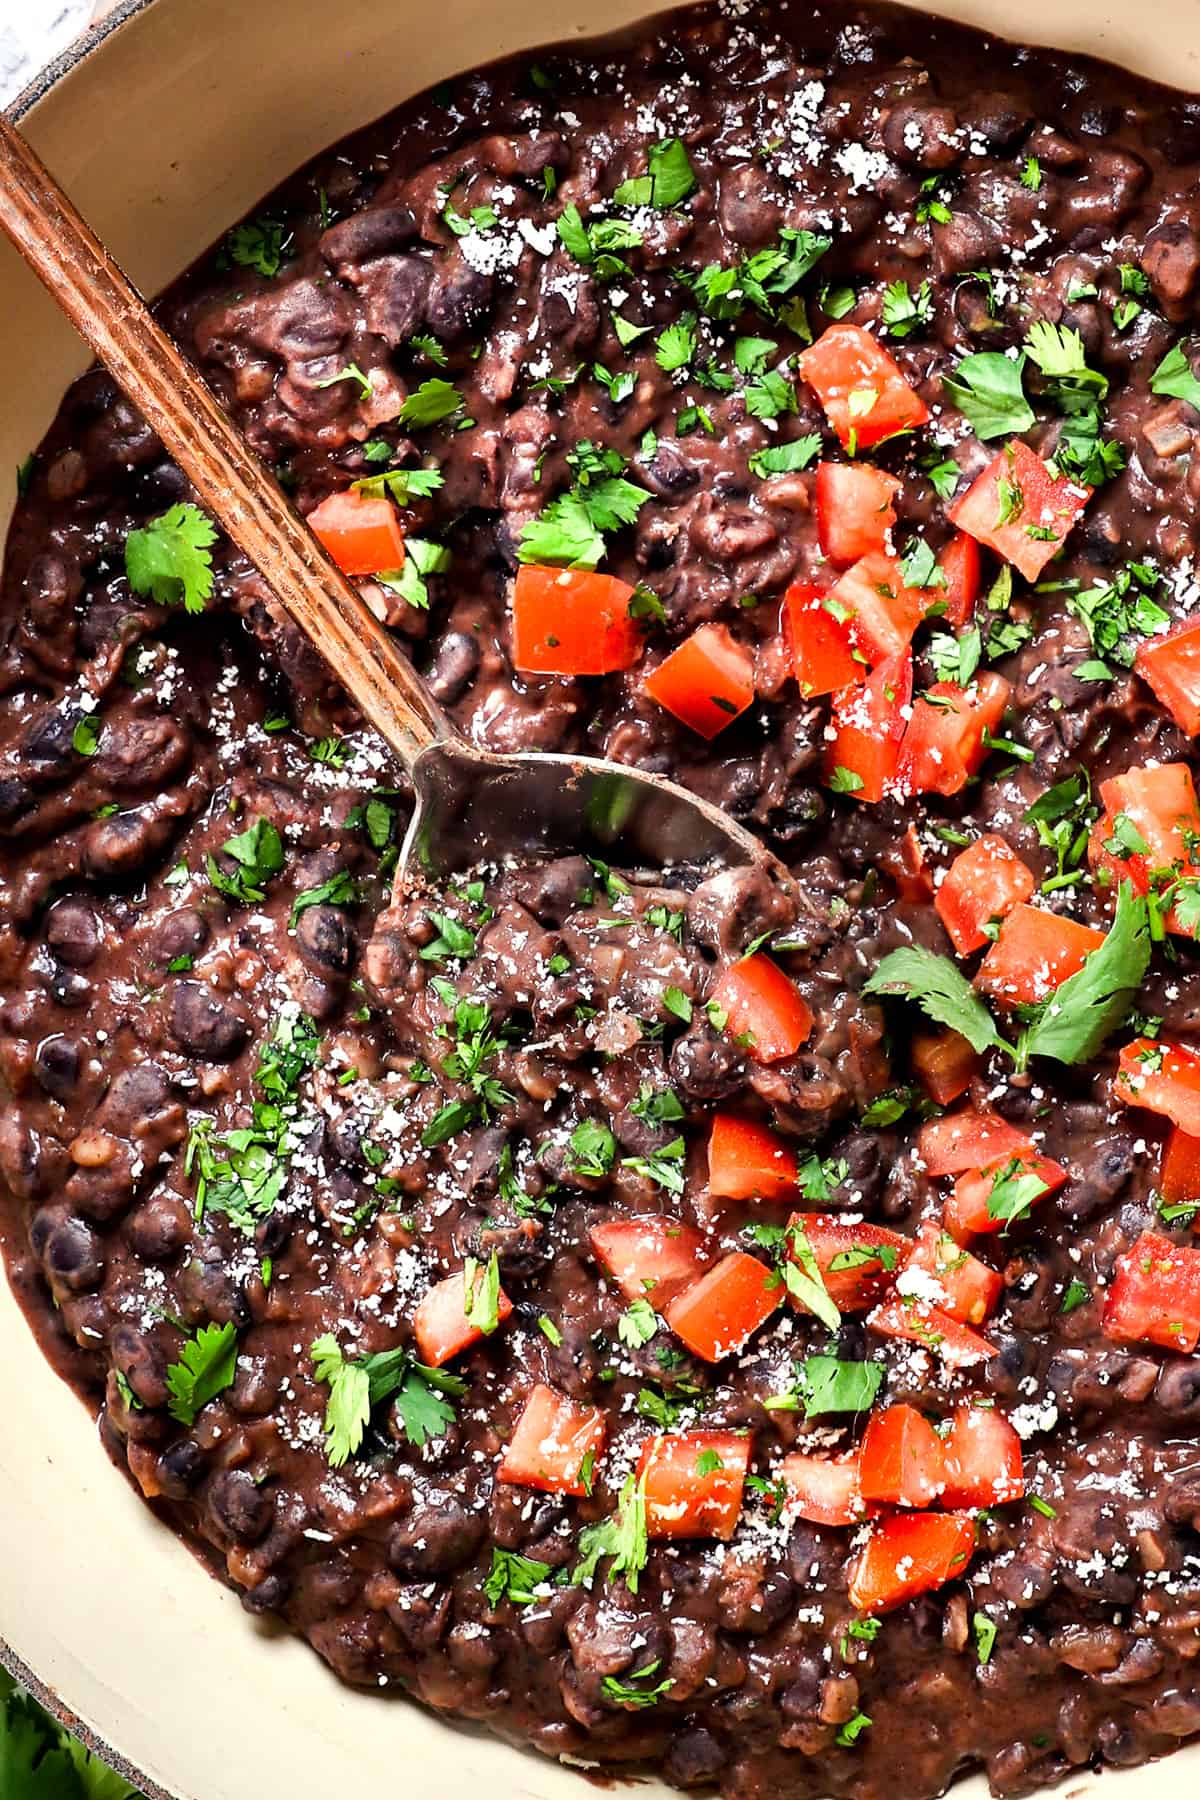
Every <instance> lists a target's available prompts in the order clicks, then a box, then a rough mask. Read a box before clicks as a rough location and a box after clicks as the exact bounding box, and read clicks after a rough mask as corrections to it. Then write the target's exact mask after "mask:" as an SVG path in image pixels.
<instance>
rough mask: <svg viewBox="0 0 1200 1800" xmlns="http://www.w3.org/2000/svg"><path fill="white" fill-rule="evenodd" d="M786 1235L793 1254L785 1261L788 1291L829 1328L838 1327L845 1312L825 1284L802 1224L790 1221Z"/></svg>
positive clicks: (784, 1269)
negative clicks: (840, 1310)
mask: <svg viewBox="0 0 1200 1800" xmlns="http://www.w3.org/2000/svg"><path fill="white" fill-rule="evenodd" d="M784 1237H785V1241H786V1243H787V1245H788V1246H790V1249H791V1255H790V1256H788V1257H786V1259H785V1260H784V1262H783V1265H782V1268H783V1280H784V1285H785V1287H786V1288H787V1291H788V1293H789V1294H791V1296H792V1298H793V1299H794V1300H798V1301H799V1302H800V1304H801V1306H804V1307H806V1308H807V1309H808V1311H809V1312H810V1313H812V1314H813V1316H814V1317H815V1318H818V1319H820V1321H821V1323H822V1325H826V1326H828V1328H829V1330H830V1331H837V1330H839V1329H840V1327H841V1323H842V1315H841V1313H840V1312H839V1311H838V1308H837V1306H836V1305H835V1304H834V1301H833V1298H832V1296H831V1295H830V1292H829V1289H828V1288H827V1287H826V1286H825V1280H824V1277H823V1276H822V1274H821V1268H820V1264H819V1263H818V1262H817V1258H816V1253H815V1251H814V1250H813V1247H812V1245H811V1244H810V1243H809V1241H808V1234H807V1233H806V1231H805V1229H804V1227H803V1225H800V1224H792V1225H789V1226H788V1227H787V1228H786V1231H785V1233H784ZM793 1259H794V1260H793Z"/></svg>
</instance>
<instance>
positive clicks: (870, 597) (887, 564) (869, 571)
mask: <svg viewBox="0 0 1200 1800" xmlns="http://www.w3.org/2000/svg"><path fill="white" fill-rule="evenodd" d="M932 604H933V595H932V593H931V592H930V591H929V590H927V589H925V588H910V587H906V586H905V585H904V577H903V574H902V572H901V567H900V563H899V560H898V559H897V558H896V557H894V556H884V555H882V554H880V553H878V552H877V553H876V554H874V555H872V556H863V557H860V558H859V560H858V561H857V562H856V563H855V564H854V567H853V568H851V569H847V570H846V571H845V573H844V574H843V575H842V576H840V577H839V579H838V580H837V582H836V583H835V584H834V586H833V587H832V588H830V590H829V594H828V596H827V598H826V608H827V610H828V611H831V612H832V613H833V615H834V617H835V618H838V619H842V618H843V617H844V621H845V625H846V629H847V631H848V633H849V636H850V643H851V645H852V646H853V647H854V649H856V650H858V651H860V652H861V653H862V655H863V656H865V657H866V659H867V661H868V663H869V664H870V665H871V667H872V668H876V667H877V666H878V664H880V663H882V662H886V661H887V660H888V659H889V657H893V656H899V655H901V653H902V652H903V651H905V650H907V649H908V647H909V645H910V644H911V643H912V639H913V632H914V631H915V630H916V629H917V626H918V625H919V624H920V623H921V620H922V619H923V618H924V617H925V609H926V607H928V606H931V605H932ZM856 679H858V680H861V679H862V672H861V670H860V672H859V675H858V676H857V677H856Z"/></svg>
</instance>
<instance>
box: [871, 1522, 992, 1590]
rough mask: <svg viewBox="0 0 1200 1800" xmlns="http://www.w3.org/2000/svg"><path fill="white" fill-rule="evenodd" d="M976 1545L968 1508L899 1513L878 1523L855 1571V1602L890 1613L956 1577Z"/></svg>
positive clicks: (954, 1579) (973, 1526)
mask: <svg viewBox="0 0 1200 1800" xmlns="http://www.w3.org/2000/svg"><path fill="white" fill-rule="evenodd" d="M974 1549H975V1521H974V1519H972V1518H971V1517H970V1515H969V1514H968V1513H899V1514H897V1516H896V1517H895V1518H893V1519H884V1520H883V1521H882V1522H881V1523H880V1524H878V1525H876V1526H874V1527H873V1528H872V1531H871V1535H870V1537H869V1538H868V1540H867V1542H866V1544H865V1545H864V1547H863V1549H862V1550H861V1551H860V1552H859V1554H858V1556H857V1557H856V1558H855V1560H854V1564H853V1567H852V1569H851V1573H850V1604H851V1606H853V1607H856V1608H857V1609H858V1611H859V1612H867V1613H878V1612H889V1611H890V1610H891V1609H892V1608H893V1607H896V1606H903V1604H904V1602H905V1601H906V1600H915V1599H916V1597H917V1595H918V1594H927V1593H928V1592H929V1591H930V1589H931V1588H939V1587H942V1586H944V1584H945V1583H946V1582H947V1581H956V1580H957V1579H958V1578H959V1577H960V1576H962V1575H965V1574H966V1572H967V1565H968V1563H969V1562H970V1560H971V1556H972V1553H973V1551H974Z"/></svg>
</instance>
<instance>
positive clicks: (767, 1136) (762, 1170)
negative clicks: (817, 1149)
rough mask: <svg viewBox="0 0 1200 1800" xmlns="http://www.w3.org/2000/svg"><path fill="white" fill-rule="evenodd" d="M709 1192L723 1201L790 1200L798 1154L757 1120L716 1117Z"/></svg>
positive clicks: (726, 1115) (711, 1138)
mask: <svg viewBox="0 0 1200 1800" xmlns="http://www.w3.org/2000/svg"><path fill="white" fill-rule="evenodd" d="M708 1191H709V1193H710V1194H712V1195H713V1196H714V1198H716V1199H720V1200H790V1199H791V1198H792V1196H793V1194H794V1193H795V1191H796V1153H795V1151H794V1150H791V1149H789V1148H788V1146H787V1144H786V1143H785V1142H784V1140H783V1139H782V1138H780V1137H777V1136H776V1135H775V1133H774V1132H773V1131H771V1130H770V1129H769V1127H768V1126H766V1125H760V1124H759V1122H758V1120H757V1119H744V1118H742V1117H741V1116H740V1115H739V1114H737V1113H727V1112H719V1113H715V1114H714V1115H713V1122H712V1131H711V1133H710V1134H709V1139H708Z"/></svg>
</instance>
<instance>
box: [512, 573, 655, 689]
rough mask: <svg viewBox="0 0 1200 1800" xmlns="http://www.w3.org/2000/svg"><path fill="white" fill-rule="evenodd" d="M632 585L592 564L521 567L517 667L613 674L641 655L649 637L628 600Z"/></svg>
mask: <svg viewBox="0 0 1200 1800" xmlns="http://www.w3.org/2000/svg"><path fill="white" fill-rule="evenodd" d="M632 599H633V589H632V588H631V587H630V585H629V583H628V582H627V581H618V580H617V579H616V577H615V576H614V575H597V574H595V573H594V571H592V570H591V569H543V568H539V567H537V566H536V565H535V564H532V563H527V564H526V565H525V566H524V567H523V568H520V569H518V570H517V581H516V586H515V588H514V589H513V598H512V659H513V667H514V668H515V669H519V670H520V671H521V673H522V674H523V675H608V674H611V672H612V671H613V670H614V669H631V668H632V667H633V666H634V664H635V663H636V662H639V661H640V660H641V655H642V646H643V643H644V639H643V636H642V632H641V630H640V628H639V626H638V623H637V620H636V619H634V618H631V616H630V612H629V603H630V601H631V600H632Z"/></svg>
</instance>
